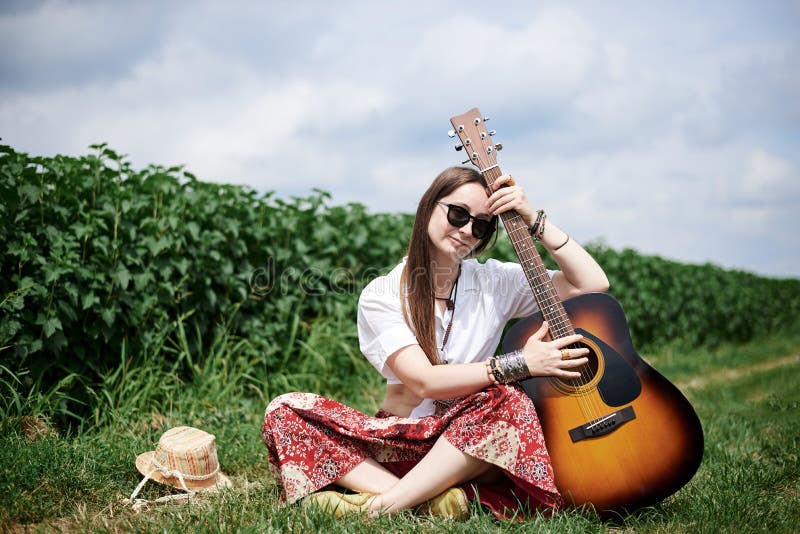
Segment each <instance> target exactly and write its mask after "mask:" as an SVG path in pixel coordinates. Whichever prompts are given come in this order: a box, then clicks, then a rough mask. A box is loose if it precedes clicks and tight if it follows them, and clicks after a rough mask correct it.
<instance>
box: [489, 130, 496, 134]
mask: <svg viewBox="0 0 800 534" xmlns="http://www.w3.org/2000/svg"><path fill="white" fill-rule="evenodd" d="M496 133H497V132H496V131H495V130H489V135H494V134H496Z"/></svg>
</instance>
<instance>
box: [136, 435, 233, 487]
mask: <svg viewBox="0 0 800 534" xmlns="http://www.w3.org/2000/svg"><path fill="white" fill-rule="evenodd" d="M136 469H138V470H139V472H140V473H141V474H143V475H144V477H145V478H144V480H142V481H141V483H139V486H138V487H137V488H136V490H135V491H134V492H133V494H132V495H131V500H133V499H134V498H135V497H136V495H137V494H138V493H139V490H141V488H142V487H143V486H144V484H145V482H147V481H148V480H155V481H156V482H161V483H162V484H169V485H170V486H173V487H176V488H179V489H183V490H186V491H188V492H191V493H193V492H195V491H216V490H218V489H219V488H221V487H230V486H231V485H232V484H231V481H230V479H229V478H228V477H227V476H225V474H224V473H222V472H221V471H220V469H219V460H218V459H217V444H216V440H215V438H214V436H213V435H212V434H209V433H208V432H204V431H203V430H200V429H198V428H192V427H189V426H179V427H176V428H171V429H169V430H167V431H166V432H164V434H163V435H162V436H161V438H160V439H159V440H158V446H157V447H156V450H154V451H148V452H145V453H144V454H140V455H139V456H137V457H136Z"/></svg>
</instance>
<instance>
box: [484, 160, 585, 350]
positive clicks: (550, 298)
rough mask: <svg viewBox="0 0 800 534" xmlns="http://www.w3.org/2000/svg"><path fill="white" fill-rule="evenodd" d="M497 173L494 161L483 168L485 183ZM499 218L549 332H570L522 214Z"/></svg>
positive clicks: (553, 334)
mask: <svg viewBox="0 0 800 534" xmlns="http://www.w3.org/2000/svg"><path fill="white" fill-rule="evenodd" d="M501 174H502V173H501V172H500V169H499V168H498V167H497V166H496V165H495V166H494V167H492V168H489V169H487V170H485V171H483V176H484V178H485V179H486V182H487V183H488V184H489V185H492V184H494V182H495V180H497V179H498V178H499V177H500V175H501ZM500 218H501V219H502V220H503V226H504V227H505V229H506V233H507V234H508V237H509V238H510V239H511V244H512V245H513V246H514V250H515V251H516V252H517V256H519V261H520V265H521V266H522V270H523V271H524V272H525V276H526V277H527V279H528V284H529V285H530V286H531V291H532V292H533V297H534V299H535V300H536V304H538V305H539V309H540V310H541V311H542V315H543V316H544V318H545V319H546V320H547V322H548V323H549V324H550V329H549V332H550V336H551V337H552V338H553V339H557V338H561V337H565V336H570V335H572V334H574V333H575V330H574V328H573V327H572V322H571V321H570V320H569V316H568V315H567V312H566V311H565V310H564V306H563V305H562V304H561V299H559V298H558V293H557V292H556V288H555V286H554V285H553V281H552V280H551V279H550V275H549V274H548V272H547V268H546V267H545V265H544V261H542V257H541V256H540V255H539V251H538V250H537V248H536V244H535V243H534V241H533V239H532V238H531V235H530V233H529V232H528V225H527V224H525V221H524V220H523V219H522V216H521V215H520V214H519V213H517V212H516V211H514V210H511V211H507V212H505V213H501V214H500Z"/></svg>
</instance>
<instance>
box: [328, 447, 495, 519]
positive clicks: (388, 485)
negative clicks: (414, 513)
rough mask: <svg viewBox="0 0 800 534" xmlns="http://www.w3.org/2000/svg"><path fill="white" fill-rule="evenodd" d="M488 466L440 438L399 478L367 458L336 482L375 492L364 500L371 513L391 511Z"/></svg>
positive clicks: (429, 496)
mask: <svg viewBox="0 0 800 534" xmlns="http://www.w3.org/2000/svg"><path fill="white" fill-rule="evenodd" d="M491 467H492V466H491V465H490V464H487V463H486V462H483V461H481V460H478V459H477V458H474V457H472V456H470V455H468V454H464V453H463V452H461V451H460V450H458V449H457V448H455V447H454V446H453V445H451V444H450V442H449V441H447V440H446V439H445V438H444V437H439V439H438V440H436V443H435V444H434V445H433V447H431V450H430V451H428V454H426V455H425V456H424V457H423V458H422V459H421V460H420V461H419V463H418V464H417V465H415V466H414V467H413V468H412V469H411V470H410V471H409V472H408V473H406V475H405V476H403V477H402V478H397V477H396V476H395V475H393V474H392V473H391V472H389V471H388V470H386V468H384V467H383V466H381V465H380V464H379V463H378V462H376V461H375V460H372V459H367V460H365V461H364V462H362V463H360V464H359V465H357V466H356V467H355V468H354V469H352V470H351V471H350V472H349V473H347V474H346V475H344V476H343V477H341V478H340V479H339V480H337V482H336V483H337V484H339V485H340V486H343V487H345V488H347V489H351V490H353V491H359V492H368V493H374V494H376V496H375V497H374V498H373V499H370V501H369V502H368V503H367V507H368V508H369V511H370V513H371V514H372V515H377V514H379V513H381V514H393V513H397V512H399V511H401V510H404V509H406V508H410V507H412V506H416V505H418V504H420V503H422V502H425V501H427V500H428V499H431V498H432V497H435V496H437V495H439V494H440V493H442V492H443V491H445V490H446V489H448V488H450V487H452V486H457V485H458V484H461V483H463V482H466V481H468V480H472V479H474V478H476V477H479V476H481V475H485V474H486V473H487V472H488V471H489V470H490V469H491Z"/></svg>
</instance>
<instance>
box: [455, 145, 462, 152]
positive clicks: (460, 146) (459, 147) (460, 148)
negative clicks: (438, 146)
mask: <svg viewBox="0 0 800 534" xmlns="http://www.w3.org/2000/svg"><path fill="white" fill-rule="evenodd" d="M454 148H455V149H456V152H460V151H461V150H463V149H464V145H456V146H455V147H454Z"/></svg>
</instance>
